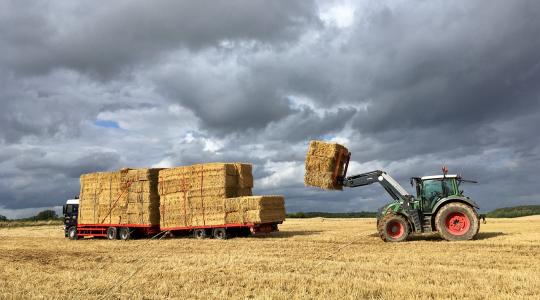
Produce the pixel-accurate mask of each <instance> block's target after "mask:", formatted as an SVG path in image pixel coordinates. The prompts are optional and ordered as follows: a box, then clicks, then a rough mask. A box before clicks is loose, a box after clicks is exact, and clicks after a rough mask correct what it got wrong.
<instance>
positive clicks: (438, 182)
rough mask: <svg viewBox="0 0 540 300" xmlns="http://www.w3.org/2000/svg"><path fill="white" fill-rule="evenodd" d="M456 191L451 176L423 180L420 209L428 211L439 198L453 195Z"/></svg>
mask: <svg viewBox="0 0 540 300" xmlns="http://www.w3.org/2000/svg"><path fill="white" fill-rule="evenodd" d="M456 192H457V191H456V185H455V180H454V179H453V178H445V179H428V180H424V181H423V182H422V189H421V198H422V199H421V201H422V210H423V211H424V212H428V213H430V212H431V211H432V209H433V207H434V206H435V204H436V203H437V201H438V200H439V199H441V198H444V197H448V196H450V195H454V194H456Z"/></svg>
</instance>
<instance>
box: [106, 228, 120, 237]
mask: <svg viewBox="0 0 540 300" xmlns="http://www.w3.org/2000/svg"><path fill="white" fill-rule="evenodd" d="M117 237H118V233H117V230H116V227H109V228H107V239H109V240H116V238H117Z"/></svg>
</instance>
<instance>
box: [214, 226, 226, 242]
mask: <svg viewBox="0 0 540 300" xmlns="http://www.w3.org/2000/svg"><path fill="white" fill-rule="evenodd" d="M212 236H213V237H214V238H215V239H218V240H226V239H227V238H228V235H227V230H226V229H225V228H214V230H213V231H212Z"/></svg>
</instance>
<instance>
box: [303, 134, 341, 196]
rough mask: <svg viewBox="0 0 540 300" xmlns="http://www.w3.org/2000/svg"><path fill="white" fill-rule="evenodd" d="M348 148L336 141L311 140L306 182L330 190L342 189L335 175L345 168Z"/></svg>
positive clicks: (307, 158) (306, 166) (306, 162)
mask: <svg viewBox="0 0 540 300" xmlns="http://www.w3.org/2000/svg"><path fill="white" fill-rule="evenodd" d="M347 154H348V150H347V148H345V147H344V146H342V145H340V144H336V143H327V142H323V141H311V142H310V143H309V148H308V151H307V155H306V161H305V170H306V173H305V175H304V184H305V185H309V186H315V187H320V188H323V189H328V190H342V189H343V186H341V184H339V183H338V182H337V181H336V177H335V175H341V174H342V173H343V170H344V160H343V158H344V156H345V155H347Z"/></svg>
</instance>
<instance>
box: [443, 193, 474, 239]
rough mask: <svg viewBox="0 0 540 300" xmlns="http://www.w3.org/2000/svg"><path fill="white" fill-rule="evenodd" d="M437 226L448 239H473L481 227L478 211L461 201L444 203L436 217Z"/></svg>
mask: <svg viewBox="0 0 540 300" xmlns="http://www.w3.org/2000/svg"><path fill="white" fill-rule="evenodd" d="M435 226H436V228H437V231H439V234H440V236H441V237H442V238H443V239H445V240H447V241H465V240H471V239H473V238H474V237H475V236H476V234H477V233H478V230H479V229H480V224H479V221H478V214H477V213H476V211H475V210H474V209H473V208H472V207H471V206H469V205H466V204H463V203H459V202H451V203H448V204H446V205H444V206H443V207H442V208H441V209H440V210H439V212H438V213H437V216H436V217H435Z"/></svg>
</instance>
